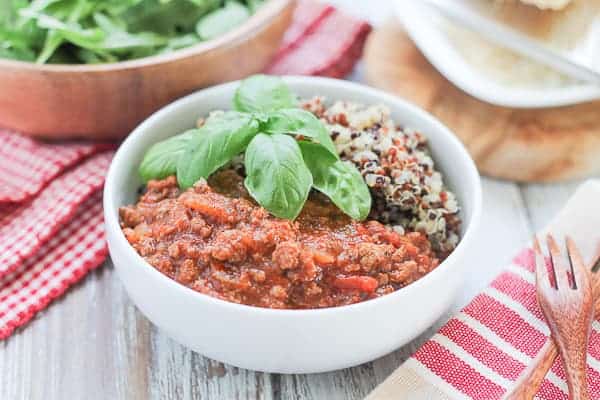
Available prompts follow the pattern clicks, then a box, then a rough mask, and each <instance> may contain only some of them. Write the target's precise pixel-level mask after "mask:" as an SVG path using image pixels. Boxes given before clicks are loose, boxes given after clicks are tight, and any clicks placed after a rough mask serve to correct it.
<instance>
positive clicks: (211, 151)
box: [177, 111, 258, 189]
mask: <svg viewBox="0 0 600 400" xmlns="http://www.w3.org/2000/svg"><path fill="white" fill-rule="evenodd" d="M257 133H258V122H257V121H256V120H255V119H254V118H253V117H252V116H251V115H250V114H244V113H239V112H237V111H228V112H225V113H223V114H218V115H215V116H211V117H210V118H209V119H208V120H207V121H206V123H205V124H204V126H202V128H200V129H198V132H197V134H196V135H194V136H193V138H192V140H191V143H190V146H189V148H188V149H187V151H186V152H185V154H183V157H182V158H181V159H180V161H179V162H178V163H177V181H178V182H179V186H180V187H181V188H182V189H187V188H189V187H191V186H193V185H194V183H196V181H198V179H200V178H208V176H209V175H210V174H212V173H213V172H215V171H216V170H217V169H219V168H221V167H222V166H223V165H225V164H227V163H228V162H229V161H230V160H231V159H232V158H233V157H235V156H236V155H238V154H239V153H241V152H242V151H244V149H246V146H248V143H250V140H252V138H253V137H254V136H255V135H256V134H257Z"/></svg>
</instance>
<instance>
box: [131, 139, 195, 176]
mask: <svg viewBox="0 0 600 400" xmlns="http://www.w3.org/2000/svg"><path fill="white" fill-rule="evenodd" d="M196 134H198V129H191V130H189V131H186V132H184V133H182V134H179V135H176V136H173V137H170V138H169V139H166V140H163V141H162V142H158V143H155V144H154V145H153V146H152V147H150V150H148V151H147V152H146V154H145V155H144V159H143V160H142V163H141V164H140V168H139V173H140V176H141V177H142V180H143V181H144V182H148V181H149V180H150V179H163V178H166V177H167V176H169V175H174V174H175V173H176V172H177V162H178V161H179V159H180V158H181V157H182V156H183V154H184V153H185V151H186V150H187V149H188V148H189V147H190V142H191V140H192V137H193V136H194V135H196Z"/></svg>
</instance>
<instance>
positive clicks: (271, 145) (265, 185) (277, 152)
mask: <svg viewBox="0 0 600 400" xmlns="http://www.w3.org/2000/svg"><path fill="white" fill-rule="evenodd" d="M244 165H245V167H246V179H245V181H244V184H245V186H246V189H248V192H249V193H250V195H251V196H252V197H253V198H254V200H256V201H257V202H258V204H260V205H261V206H263V207H264V208H266V209H267V210H268V211H269V212H270V213H271V214H273V215H275V216H276V217H279V218H286V219H295V218H296V217H297V216H298V214H300V211H302V207H303V206H304V203H305V202H306V199H307V197H308V193H309V192H310V188H311V185H312V176H311V174H310V171H309V170H308V168H307V167H306V165H305V164H304V160H303V159H302V154H301V153H300V147H299V146H298V142H296V140H294V139H293V138H291V137H290V136H287V135H278V134H277V135H267V134H264V133H259V134H258V135H256V137H254V139H252V141H251V142H250V144H249V145H248V148H247V149H246V155H245V159H244Z"/></svg>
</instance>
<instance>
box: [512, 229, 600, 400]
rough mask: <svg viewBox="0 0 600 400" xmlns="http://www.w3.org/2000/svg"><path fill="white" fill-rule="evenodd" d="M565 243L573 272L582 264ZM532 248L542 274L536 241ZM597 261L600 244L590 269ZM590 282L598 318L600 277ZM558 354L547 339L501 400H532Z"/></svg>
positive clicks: (572, 247) (573, 250) (599, 255)
mask: <svg viewBox="0 0 600 400" xmlns="http://www.w3.org/2000/svg"><path fill="white" fill-rule="evenodd" d="M548 239H549V247H550V248H554V250H555V254H556V253H558V251H557V246H556V243H555V242H554V240H553V239H551V237H549V238H548ZM550 241H552V242H553V246H550ZM567 243H568V247H567V250H568V253H569V255H570V258H571V263H572V265H573V270H575V268H576V267H577V268H578V267H579V266H580V265H582V264H583V263H581V256H580V255H579V252H578V251H577V249H576V247H575V245H574V243H573V241H572V240H570V239H568V241H567ZM534 246H535V247H534V250H535V254H536V272H537V268H538V266H541V267H544V270H543V271H542V272H545V271H546V270H545V263H543V257H542V256H541V251H540V247H539V243H538V241H537V239H536V240H534ZM573 255H575V258H577V259H578V264H577V266H576V265H575V264H574V262H573V258H574V257H573ZM551 256H552V259H553V260H555V259H558V260H559V262H560V261H561V260H560V258H558V257H559V256H555V255H554V254H552V253H551ZM540 259H541V260H542V263H543V264H540V261H539V260H540ZM598 260H600V244H599V245H598V246H597V249H596V254H595V255H594V258H593V259H592V262H591V265H590V269H593V268H594V266H595V265H596V263H597V262H598ZM563 265H564V264H563ZM554 269H555V268H554ZM555 270H556V269H555ZM546 275H547V274H546ZM586 275H587V274H586ZM546 278H547V276H546ZM592 281H593V282H592V293H593V299H595V310H594V314H595V316H596V317H600V276H597V275H596V274H593V278H592ZM546 282H548V281H546ZM580 286H581V285H580ZM593 302H594V300H592V303H593ZM540 304H541V303H540ZM584 332H585V330H584ZM588 333H589V330H588ZM558 353H559V350H558V348H557V346H556V344H555V342H554V340H552V338H548V340H546V343H544V346H542V348H541V349H540V351H539V353H538V355H537V356H536V357H535V358H534V359H533V360H532V362H531V363H530V365H529V366H528V367H527V368H526V369H525V371H523V373H522V374H521V376H520V377H519V379H518V380H517V381H516V382H515V386H514V387H513V388H512V389H511V390H510V391H509V392H507V393H506V394H505V395H504V397H503V400H517V399H518V400H525V399H533V397H534V396H535V394H536V393H537V392H538V390H539V388H540V386H541V385H542V383H543V381H544V378H545V376H546V374H547V373H548V371H549V370H550V368H552V364H553V363H554V360H555V359H556V357H557V356H558ZM585 354H587V349H586V351H585V353H584V355H585ZM584 371H585V367H584ZM586 383H587V382H586ZM569 391H570V392H571V393H572V391H571V388H570V386H569ZM582 398H584V397H582Z"/></svg>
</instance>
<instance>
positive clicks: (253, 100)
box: [139, 75, 371, 220]
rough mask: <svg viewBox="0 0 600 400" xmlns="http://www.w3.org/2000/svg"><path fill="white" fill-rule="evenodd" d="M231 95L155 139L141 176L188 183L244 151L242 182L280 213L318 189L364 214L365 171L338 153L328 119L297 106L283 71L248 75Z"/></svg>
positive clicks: (354, 214)
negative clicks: (186, 126) (199, 118)
mask: <svg viewBox="0 0 600 400" xmlns="http://www.w3.org/2000/svg"><path fill="white" fill-rule="evenodd" d="M232 103H233V110H232V111H217V112H213V113H211V114H210V115H209V116H208V118H207V119H206V121H205V123H204V124H203V125H202V126H201V127H200V128H197V129H192V130H189V131H186V132H183V133H181V134H179V135H176V136H173V137H170V138H168V139H166V140H164V141H162V142H159V143H156V144H154V145H153V146H152V147H151V148H150V149H149V150H148V151H147V153H146V154H145V156H144V158H143V160H142V163H141V165H140V168H139V172H140V175H141V177H142V179H143V180H144V181H146V182H147V181H149V180H151V179H163V178H166V177H168V176H171V175H176V177H177V182H178V185H179V187H180V188H182V189H187V188H190V187H192V186H193V185H194V184H195V183H196V182H197V181H199V180H200V179H202V178H204V179H207V178H208V177H209V176H210V175H212V174H213V173H215V172H216V171H217V170H219V169H220V168H222V167H224V166H226V165H228V164H229V163H231V162H232V161H233V160H235V159H236V158H237V157H239V155H240V154H243V164H244V169H245V175H246V176H245V180H244V186H245V187H246V189H247V190H248V193H249V194H250V196H252V198H253V199H254V200H255V201H256V202H257V203H258V204H259V205H261V206H262V207H264V208H265V209H266V210H267V211H269V212H270V213H271V214H273V215H275V216H276V217H280V218H285V219H292V220H293V219H295V218H296V217H297V216H298V214H300V211H301V210H302V208H303V206H304V203H305V202H306V200H307V198H308V195H309V193H310V191H311V190H312V189H314V190H317V191H319V192H321V193H323V194H324V195H325V196H327V197H328V198H329V199H331V201H332V202H333V203H334V204H335V205H336V206H337V207H338V208H339V209H341V210H342V211H343V212H344V213H346V214H347V215H349V216H350V217H351V218H353V219H356V220H364V219H366V218H367V216H368V215H369V212H370V210H371V194H370V191H369V188H368V186H367V185H366V183H365V181H364V179H363V177H362V175H361V173H360V172H359V171H358V169H357V168H356V166H355V165H354V164H353V163H352V162H350V161H343V160H341V159H340V157H339V155H338V153H337V151H336V148H335V146H334V143H333V141H332V139H331V137H330V135H329V131H328V129H327V127H326V126H325V124H324V123H323V122H322V121H321V120H320V119H318V118H317V117H316V116H315V115H314V114H312V113H311V112H309V111H306V110H304V109H302V108H300V105H299V102H298V99H297V96H296V95H295V94H294V93H292V91H291V90H290V89H289V87H288V86H287V85H286V84H285V83H284V82H283V80H281V78H277V77H273V76H266V75H255V76H252V77H250V78H247V79H245V80H244V81H243V82H242V83H241V85H240V86H239V88H238V89H237V91H236V93H235V96H234V98H233V99H232Z"/></svg>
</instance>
